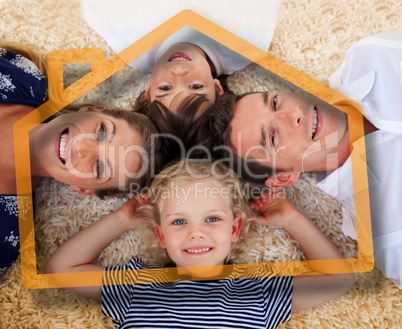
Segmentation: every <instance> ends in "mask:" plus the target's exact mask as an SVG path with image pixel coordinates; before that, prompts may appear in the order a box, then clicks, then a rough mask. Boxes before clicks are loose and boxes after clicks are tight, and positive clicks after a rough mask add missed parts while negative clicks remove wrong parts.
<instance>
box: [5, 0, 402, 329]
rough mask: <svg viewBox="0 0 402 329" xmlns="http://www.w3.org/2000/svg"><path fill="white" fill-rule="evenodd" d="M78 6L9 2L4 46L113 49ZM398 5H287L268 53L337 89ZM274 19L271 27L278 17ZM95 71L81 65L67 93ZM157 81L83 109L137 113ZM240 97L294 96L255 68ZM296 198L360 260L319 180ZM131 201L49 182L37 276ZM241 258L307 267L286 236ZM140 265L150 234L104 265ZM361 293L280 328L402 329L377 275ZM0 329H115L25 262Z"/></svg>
mask: <svg viewBox="0 0 402 329" xmlns="http://www.w3.org/2000/svg"><path fill="white" fill-rule="evenodd" d="M80 5H81V3H80V1H79V0H35V1H32V0H1V1H0V16H1V20H0V40H1V41H2V42H20V43H23V44H26V45H28V46H31V47H35V48H36V49H38V50H39V51H40V52H41V53H43V54H48V53H49V52H50V51H52V50H55V49H66V48H87V47H101V48H103V49H104V50H105V51H106V54H107V56H108V57H111V56H113V55H114V53H113V52H112V50H111V49H110V47H109V46H108V45H107V44H106V43H105V42H104V40H103V39H102V38H101V37H100V36H99V35H97V34H96V33H95V32H94V31H93V30H92V29H91V28H90V27H89V26H88V25H87V24H86V22H85V20H84V17H83V15H82V11H81V8H80ZM401 12H402V2H401V1H399V0H382V1H378V0H338V1H333V0H283V1H282V2H281V5H280V9H279V12H278V22H277V27H276V29H275V33H274V36H273V39H272V43H271V46H270V48H269V52H270V53H272V54H273V55H274V56H276V57H278V58H279V59H281V60H283V61H285V62H287V63H289V64H290V65H292V66H294V67H295V68H297V69H299V70H301V71H303V72H305V73H307V74H308V75H310V76H312V77H314V78H316V79H317V80H319V81H321V82H323V83H328V79H329V77H330V75H331V74H332V73H333V72H334V71H335V70H336V69H337V68H338V67H339V65H340V64H341V61H342V58H343V56H344V55H345V52H346V50H347V49H348V48H349V47H350V46H351V45H352V44H353V43H354V42H356V41H357V40H359V39H361V38H363V37H365V36H367V35H371V34H374V33H378V32H381V31H385V30H392V29H401V28H402V21H401V19H400V13H401ZM266 19H270V16H269V13H267V15H266ZM87 70H88V67H86V66H85V65H78V66H77V65H72V66H71V67H69V69H68V70H66V72H65V81H66V84H69V83H72V82H74V81H76V80H77V79H79V78H80V77H81V76H82V75H83V74H85V72H87ZM149 78H150V75H149V74H148V73H141V72H136V71H134V70H132V69H131V68H130V67H126V68H124V69H123V70H121V71H119V72H118V73H116V74H115V75H113V76H112V77H111V78H109V79H108V80H106V81H105V82H103V83H102V84H100V85H99V86H97V87H96V88H94V89H93V90H91V91H90V92H88V93H87V94H86V95H84V96H83V97H81V98H80V99H79V100H78V102H86V103H92V104H95V105H103V106H107V107H119V108H128V107H129V106H130V104H131V103H132V102H133V100H134V99H135V97H136V96H137V95H138V94H139V93H140V91H142V90H143V89H144V87H145V85H146V83H147V81H148V79H149ZM229 85H230V87H231V88H232V90H234V91H235V92H243V91H260V90H265V89H266V88H277V89H286V88H288V86H287V85H286V84H283V83H282V82H275V79H273V77H272V76H271V75H270V74H269V73H267V72H266V70H265V69H263V68H261V67H258V66H257V65H255V64H252V65H250V66H248V67H247V68H245V69H243V70H241V71H238V72H236V73H234V74H233V75H232V76H231V77H230V79H229ZM287 193H288V196H289V198H290V199H291V200H292V201H293V202H294V204H295V205H296V206H297V207H298V208H299V209H300V210H301V211H303V212H304V213H305V214H306V215H307V216H308V217H309V218H310V219H311V220H312V221H313V222H314V223H315V224H316V225H317V226H318V227H319V228H320V229H321V230H322V231H323V232H325V233H326V234H327V235H328V236H329V237H330V238H331V239H332V240H333V241H334V243H335V244H336V245H337V246H338V247H339V248H340V250H341V251H342V252H343V253H344V254H345V256H346V257H354V256H356V252H357V250H356V244H355V243H354V241H353V240H351V239H349V238H347V237H345V236H344V235H343V234H342V233H341V222H342V212H341V208H340V205H339V203H338V202H336V201H335V200H333V199H332V198H331V197H329V196H328V195H325V194H324V193H322V192H320V191H319V190H317V188H315V186H314V184H312V177H311V176H307V175H306V176H304V177H302V179H301V180H300V181H299V182H298V183H297V184H296V185H294V186H293V187H291V188H289V189H287ZM123 201H124V200H121V199H117V198H112V199H107V200H103V201H102V200H98V199H96V198H93V197H88V196H83V195H81V194H78V193H76V192H74V191H72V190H71V189H70V187H69V186H66V185H64V184H61V183H58V182H56V181H54V180H53V179H43V180H42V182H41V184H40V186H39V188H38V189H37V193H36V220H35V237H36V244H37V264H38V271H39V272H43V265H44V263H45V262H46V260H47V259H48V257H49V256H50V255H51V254H52V253H53V252H54V251H55V249H56V248H57V246H58V245H60V244H62V243H63V242H64V241H65V240H66V239H68V238H69V237H70V236H72V235H73V234H74V233H76V232H78V231H79V230H80V229H82V228H83V227H85V226H88V225H90V224H91V223H92V222H94V221H96V220H98V219H99V218H100V217H102V216H103V215H105V214H107V213H109V212H110V211H112V210H114V209H117V208H118V207H119V206H120V205H121V204H122V202H123ZM249 234H250V239H248V243H247V245H245V246H242V248H241V252H239V253H238V255H237V258H236V261H237V262H253V263H256V262H270V261H284V260H298V259H301V258H302V253H301V252H300V250H299V248H298V245H297V244H296V243H295V242H294V241H293V240H292V239H290V238H289V236H288V235H287V234H286V233H285V232H284V231H282V230H280V229H276V228H266V227H261V226H255V227H253V228H252V230H251V231H250V233H249ZM133 256H141V257H142V258H143V259H145V260H146V261H148V262H153V261H154V260H155V259H157V257H158V253H157V249H155V240H154V239H152V238H151V235H150V234H146V232H129V233H126V234H125V235H123V236H122V237H121V238H120V239H119V240H117V241H115V242H114V243H113V244H111V245H110V246H109V247H108V248H107V249H106V250H105V251H104V252H103V253H102V254H101V255H100V257H99V259H98V260H97V261H98V262H99V263H100V264H103V265H115V264H122V263H124V262H127V261H128V260H129V259H130V258H131V257H133ZM357 277H358V281H357V283H356V284H355V286H354V288H353V289H352V290H351V291H350V292H348V293H347V294H345V295H344V296H342V297H340V298H338V299H336V300H334V301H331V302H329V303H326V304H324V305H322V306H319V307H315V308H313V309H309V310H306V311H303V312H300V313H297V314H294V315H293V316H292V318H291V320H290V321H289V322H287V323H285V324H283V325H282V326H280V328H282V329H285V328H287V329H290V328H316V329H318V328H351V329H352V328H392V329H393V328H402V324H401V314H402V291H401V290H399V289H398V288H397V287H396V286H395V285H394V284H393V283H392V282H391V281H390V280H388V279H386V278H384V277H383V276H382V275H381V273H380V272H379V271H378V270H376V269H374V270H373V271H371V272H369V273H359V274H357ZM0 328H9V329H11V328H27V329H28V328H29V329H31V328H59V329H60V328H113V324H112V322H111V320H110V319H108V318H106V317H105V316H103V315H102V313H101V308H100V305H99V304H96V303H94V302H92V301H89V300H87V299H84V298H80V297H78V296H76V295H75V294H73V293H70V292H66V291H64V290H62V289H38V290H30V289H27V288H25V287H24V286H23V285H22V282H21V264H20V260H19V261H17V263H16V264H15V265H14V266H13V267H12V268H11V269H10V270H9V271H7V272H6V273H5V274H2V275H1V276H0Z"/></svg>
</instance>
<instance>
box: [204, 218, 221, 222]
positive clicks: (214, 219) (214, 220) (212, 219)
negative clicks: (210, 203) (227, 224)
mask: <svg viewBox="0 0 402 329" xmlns="http://www.w3.org/2000/svg"><path fill="white" fill-rule="evenodd" d="M218 220H219V218H218V217H208V218H207V222H217V221H218Z"/></svg>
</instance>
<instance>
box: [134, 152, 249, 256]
mask: <svg viewBox="0 0 402 329" xmlns="http://www.w3.org/2000/svg"><path fill="white" fill-rule="evenodd" d="M205 181H210V182H213V183H215V184H219V185H220V186H221V187H222V188H224V190H225V196H226V195H228V196H229V202H230V207H231V209H232V213H233V217H236V216H240V217H241V218H242V219H243V227H242V229H241V231H240V235H239V241H238V242H237V243H236V244H232V247H231V249H230V252H229V255H228V257H227V259H226V261H228V260H229V258H230V256H231V255H232V252H233V251H234V249H235V246H236V245H238V244H240V242H241V241H242V240H243V239H244V236H245V235H246V233H247V231H248V229H249V224H250V221H249V219H250V218H251V217H252V211H251V209H250V208H249V203H248V198H247V193H246V191H245V188H244V183H243V181H242V180H241V179H240V178H239V177H238V176H237V174H236V173H235V172H234V171H233V170H231V169H229V168H228V167H226V166H225V165H224V164H222V163H221V162H219V161H215V162H205V161H200V160H198V161H197V160H182V161H178V162H175V163H173V164H170V165H168V166H167V167H166V168H165V169H163V170H162V171H161V172H160V173H159V174H158V175H157V176H156V177H155V178H154V180H153V181H152V183H151V186H150V188H149V190H148V191H147V195H148V198H149V199H150V200H151V202H152V205H151V206H143V207H141V208H139V209H138V211H139V216H141V217H143V218H146V220H147V221H148V224H149V225H150V226H153V225H154V224H157V225H160V206H161V203H162V202H163V201H164V196H165V197H166V192H168V191H169V190H171V189H172V188H173V187H174V186H177V185H182V184H186V183H190V182H205ZM226 192H227V193H226Z"/></svg>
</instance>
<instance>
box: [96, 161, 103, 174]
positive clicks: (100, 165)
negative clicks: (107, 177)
mask: <svg viewBox="0 0 402 329" xmlns="http://www.w3.org/2000/svg"><path fill="white" fill-rule="evenodd" d="M102 175H103V163H102V162H100V161H99V159H97V160H96V178H100V177H102Z"/></svg>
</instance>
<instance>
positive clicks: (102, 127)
mask: <svg viewBox="0 0 402 329" xmlns="http://www.w3.org/2000/svg"><path fill="white" fill-rule="evenodd" d="M105 136H106V127H105V124H104V123H101V125H100V128H99V132H98V142H100V141H101V140H103V139H104V138H105Z"/></svg>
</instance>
